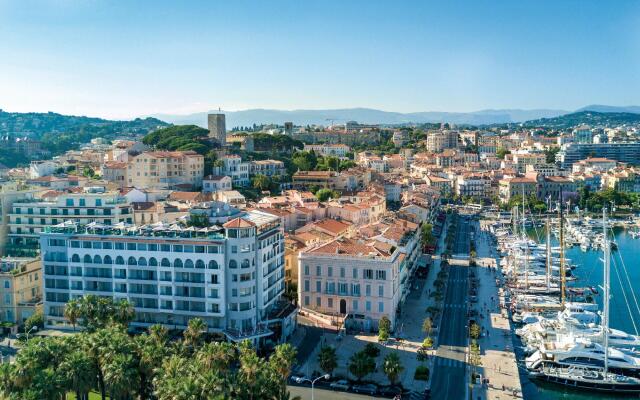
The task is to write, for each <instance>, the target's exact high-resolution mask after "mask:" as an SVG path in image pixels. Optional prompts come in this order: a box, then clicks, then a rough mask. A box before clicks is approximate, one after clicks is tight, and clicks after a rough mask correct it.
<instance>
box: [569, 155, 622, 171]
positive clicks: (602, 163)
mask: <svg viewBox="0 0 640 400" xmlns="http://www.w3.org/2000/svg"><path fill="white" fill-rule="evenodd" d="M617 165H618V163H617V162H616V161H615V160H609V159H608V158H594V157H589V158H587V159H586V160H581V161H578V162H576V163H574V164H573V165H572V171H573V172H574V173H575V172H592V171H600V172H605V171H609V170H611V169H614V168H615V167H616V166H617Z"/></svg>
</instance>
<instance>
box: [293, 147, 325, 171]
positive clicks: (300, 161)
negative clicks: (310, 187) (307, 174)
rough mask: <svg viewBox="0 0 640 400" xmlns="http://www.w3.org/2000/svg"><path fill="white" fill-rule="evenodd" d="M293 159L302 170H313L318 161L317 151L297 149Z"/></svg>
mask: <svg viewBox="0 0 640 400" xmlns="http://www.w3.org/2000/svg"><path fill="white" fill-rule="evenodd" d="M291 161H292V162H293V164H294V165H295V166H296V168H298V170H300V171H312V170H314V169H315V168H316V165H317V163H318V159H317V157H316V153H315V152H313V151H297V152H295V153H294V154H293V156H292V157H291Z"/></svg>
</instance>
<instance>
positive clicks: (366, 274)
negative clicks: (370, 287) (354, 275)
mask: <svg viewBox="0 0 640 400" xmlns="http://www.w3.org/2000/svg"><path fill="white" fill-rule="evenodd" d="M364 279H373V270H372V269H365V270H364Z"/></svg>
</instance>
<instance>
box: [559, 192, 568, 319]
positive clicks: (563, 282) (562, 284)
mask: <svg viewBox="0 0 640 400" xmlns="http://www.w3.org/2000/svg"><path fill="white" fill-rule="evenodd" d="M559 207H560V211H559V212H560V299H561V304H562V308H563V309H564V303H565V301H566V297H565V296H566V293H565V285H566V284H567V279H566V278H567V277H566V276H565V272H564V216H563V215H562V192H560V204H559Z"/></svg>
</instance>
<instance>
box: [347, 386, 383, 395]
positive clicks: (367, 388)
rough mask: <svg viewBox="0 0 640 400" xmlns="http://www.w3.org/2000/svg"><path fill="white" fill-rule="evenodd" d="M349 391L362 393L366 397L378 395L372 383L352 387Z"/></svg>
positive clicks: (376, 388)
mask: <svg viewBox="0 0 640 400" xmlns="http://www.w3.org/2000/svg"><path fill="white" fill-rule="evenodd" d="M351 390H352V391H353V392H354V393H364V394H368V395H374V394H376V393H378V387H377V386H376V385H374V384H372V383H367V384H366V385H353V388H351Z"/></svg>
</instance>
